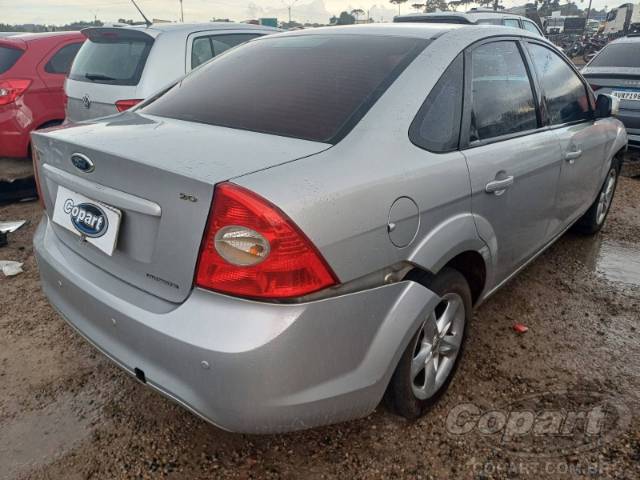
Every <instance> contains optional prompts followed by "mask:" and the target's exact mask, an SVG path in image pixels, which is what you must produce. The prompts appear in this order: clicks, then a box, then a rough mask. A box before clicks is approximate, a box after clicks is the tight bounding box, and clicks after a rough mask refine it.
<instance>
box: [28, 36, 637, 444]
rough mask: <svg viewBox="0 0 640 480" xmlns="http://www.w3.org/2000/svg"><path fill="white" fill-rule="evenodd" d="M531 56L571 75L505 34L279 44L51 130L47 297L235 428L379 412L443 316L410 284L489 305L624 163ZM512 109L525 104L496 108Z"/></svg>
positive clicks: (137, 370) (612, 136)
mask: <svg viewBox="0 0 640 480" xmlns="http://www.w3.org/2000/svg"><path fill="white" fill-rule="evenodd" d="M532 46H537V48H540V49H542V50H541V51H540V52H539V53H541V54H542V55H545V54H547V53H548V52H550V53H549V55H551V54H553V55H556V56H557V61H560V62H565V61H566V59H564V57H562V56H561V54H559V53H557V50H556V49H555V48H554V47H553V46H551V45H550V44H549V43H547V42H546V41H544V40H541V39H540V38H539V37H537V36H535V35H533V34H528V33H527V32H524V31H522V30H515V29H509V30H507V29H505V28H504V27H495V28H493V27H475V26H469V27H463V28H458V27H457V26H453V25H409V24H404V25H398V24H395V25H387V26H357V27H344V28H340V27H336V28H332V29H314V30H310V31H304V32H291V33H286V34H279V35H274V36H270V37H264V38H261V39H257V40H253V41H251V42H249V43H247V44H245V45H243V46H241V47H238V48H237V49H234V50H233V51H230V52H228V53H227V54H225V55H224V56H222V57H220V58H218V59H214V60H213V61H212V62H210V63H208V64H207V65H205V66H203V67H202V68H200V69H198V70H197V71H196V72H194V73H192V74H190V75H188V76H187V77H186V78H185V79H184V81H182V82H181V83H180V84H178V85H176V86H175V87H174V88H173V89H172V90H170V91H169V92H167V93H165V94H164V95H162V96H160V97H159V98H157V99H151V100H149V101H147V102H145V103H143V104H142V105H141V106H139V107H136V108H135V109H134V110H133V111H129V112H124V113H122V114H121V115H119V116H114V117H110V118H108V119H104V120H100V121H95V122H92V123H86V124H78V125H70V126H65V127H63V128H59V129H56V130H54V131H49V132H42V133H37V134H35V135H34V142H35V144H36V150H37V160H36V165H37V171H38V177H39V184H40V188H41V193H42V198H43V200H44V204H45V207H46V213H45V215H44V218H43V220H42V223H41V224H40V226H39V229H38V231H37V234H36V236H35V240H34V244H35V250H36V255H37V259H38V265H39V268H40V272H41V276H42V286H43V288H44V291H45V293H46V294H47V296H48V298H49V300H50V301H51V303H52V304H53V305H54V306H55V307H56V308H57V310H58V311H59V312H60V314H61V315H62V316H63V317H64V318H65V319H66V320H67V322H68V323H69V324H70V325H72V326H73V327H74V328H76V329H77V330H78V331H79V332H80V333H81V334H82V335H83V336H85V337H86V338H87V339H88V340H89V341H90V342H92V343H93V344H94V345H95V346H96V347H97V348H99V349H100V350H102V351H103V352H104V353H105V354H106V355H108V356H109V357H110V358H111V359H112V360H114V361H115V362H116V363H118V364H119V365H120V366H121V367H122V368H123V369H125V370H126V371H128V372H130V373H132V374H135V375H136V376H137V377H138V378H139V379H140V380H142V381H144V382H146V383H147V384H148V385H150V386H151V387H153V388H155V389H157V390H158V391H160V392H162V393H164V394H165V395H167V396H169V397H170V398H172V399H174V400H175V401H177V402H179V403H180V404H182V405H184V406H185V407H187V408H189V409H191V410H192V411H193V412H195V413H197V414H198V415H200V416H202V417H203V418H205V419H207V420H208V421H210V422H212V423H214V424H216V425H218V426H220V427H221V428H224V429H227V430H232V431H238V432H277V431H287V430H295V429H302V428H309V427H313V426H317V425H322V424H328V423H334V422H338V421H342V420H347V419H352V418H357V417H361V416H364V415H366V414H368V413H370V412H371V411H372V410H373V409H374V408H375V407H376V405H377V404H378V403H379V401H380V400H381V398H382V396H383V394H384V393H385V390H386V389H387V387H388V385H389V384H390V379H391V378H392V376H394V371H396V369H397V366H398V365H399V362H400V360H401V358H404V357H403V355H404V354H403V352H405V351H408V349H409V348H410V344H411V342H412V341H413V340H412V339H413V338H414V336H415V334H416V331H417V330H418V329H419V328H420V325H422V324H424V322H425V320H424V319H425V318H426V317H427V316H429V315H431V312H433V311H434V309H435V308H436V307H437V305H438V304H439V302H441V301H442V298H441V296H440V295H439V294H437V293H435V291H433V290H431V289H430V288H428V285H430V283H429V282H428V281H425V282H422V281H417V280H416V278H417V277H416V272H419V273H420V275H422V277H420V278H423V277H425V276H426V277H432V276H435V277H438V275H440V273H441V272H443V271H444V270H448V271H450V269H451V268H455V269H456V271H457V272H462V275H464V279H465V280H463V281H464V282H467V283H468V284H469V287H470V292H471V296H472V300H473V302H474V304H476V305H477V304H479V303H480V302H481V301H482V300H483V299H485V298H486V297H487V296H488V295H490V294H491V293H492V292H493V291H495V290H496V289H497V288H498V287H499V286H501V285H502V284H504V283H505V282H506V281H507V280H508V279H509V278H510V277H511V276H513V275H514V274H515V272H517V271H518V270H519V269H521V268H522V267H523V266H524V265H526V264H527V262H529V261H531V260H532V259H533V258H534V257H535V256H536V255H537V254H539V253H540V252H541V251H542V250H543V249H544V248H545V247H546V246H548V245H549V244H550V243H551V242H552V241H553V240H555V239H556V238H557V237H558V236H559V235H561V234H562V233H563V232H564V231H565V230H566V229H567V228H569V227H570V226H571V225H572V224H573V223H574V222H575V221H576V220H577V219H578V218H580V216H581V215H582V214H583V213H584V212H585V211H587V209H589V206H590V205H591V204H592V203H593V202H594V199H596V197H597V196H598V191H599V190H600V185H601V184H602V182H603V181H604V180H605V178H606V175H607V172H608V171H609V168H610V166H611V165H612V164H613V163H614V162H615V161H616V160H615V158H616V154H617V153H619V152H620V151H621V150H623V149H624V148H625V147H626V135H625V132H624V128H623V126H622V125H621V124H620V122H618V121H617V120H615V119H613V118H596V115H595V111H594V99H593V98H592V96H593V94H592V92H591V91H590V90H589V89H588V87H587V86H586V84H584V81H583V80H582V78H581V77H580V76H579V74H578V73H577V72H575V71H574V70H573V67H570V66H569V63H566V66H567V68H568V70H566V71H565V70H562V69H561V68H560V70H561V71H562V72H564V74H566V75H571V79H570V80H571V81H569V82H567V81H565V82H563V84H565V85H566V84H571V82H573V85H574V87H575V88H577V90H578V93H577V97H576V98H574V97H575V95H574V94H575V88H574V92H573V93H571V92H565V91H563V92H559V93H558V92H554V91H547V92H544V91H543V86H542V82H541V81H539V80H538V75H539V76H540V77H541V78H542V76H543V74H544V73H545V72H543V71H540V72H539V73H534V67H533V63H532V61H531V58H532V56H531V52H530V48H531V47H532ZM492 52H495V56H492V55H493V54H492ZM505 56H509V58H511V59H512V61H513V62H515V66H512V67H510V70H509V74H508V75H507V74H506V72H503V71H500V68H502V67H501V65H504V61H503V58H506V57H505ZM305 61H306V62H308V64H305ZM547 63H548V62H547ZM291 64H295V65H297V66H298V68H296V69H291V68H289V69H287V68H286V65H291ZM563 65H565V64H564V63H563ZM469 69H475V73H474V72H473V71H471V70H469ZM257 72H259V74H257ZM463 72H465V74H464V75H463ZM567 72H568V73H567ZM211 75H215V82H213V81H211V80H210V76H211ZM472 78H475V79H476V80H474V81H476V82H477V83H474V84H472V83H471V82H472ZM463 79H464V80H463ZM494 81H495V82H498V83H496V84H495V85H494V84H492V83H491V82H494ZM508 81H514V82H516V83H515V84H506V83H505V82H508ZM465 82H466V83H465ZM576 82H577V83H576ZM557 83H558V82H553V84H557ZM546 85H548V83H547V84H546ZM472 87H473V89H475V90H476V91H477V90H478V89H481V94H482V97H481V98H479V99H478V98H476V100H475V103H473V102H474V100H473V99H472ZM547 88H549V87H548V86H547ZM527 89H529V91H528V93H527ZM514 90H517V91H520V92H525V93H523V94H522V95H523V96H524V97H525V104H524V105H520V104H518V101H519V100H518V99H517V98H515V97H514V98H511V97H509V98H508V99H507V100H508V101H502V100H504V98H503V97H504V92H505V91H507V92H509V91H514ZM545 95H549V97H550V98H549V100H546V97H545ZM572 95H574V97H572ZM485 96H488V97H487V98H485ZM551 96H554V98H555V100H554V99H552V98H551ZM557 97H561V98H564V99H565V100H566V104H562V105H559V106H558V105H556V104H553V105H552V102H554V101H555V102H562V100H558V99H557ZM529 98H530V101H529V100H527V99H529ZM501 99H502V100H501ZM527 102H529V103H527ZM496 104H500V105H512V106H513V105H515V107H513V108H515V110H512V111H511V112H510V113H508V114H504V113H502V114H501V113H500V112H499V111H498V110H496V109H495V108H494V106H495V105H496ZM472 107H473V108H475V109H476V113H475V114H474V116H475V117H479V116H480V117H482V118H484V119H485V120H483V121H484V123H479V122H478V121H472V119H471V117H472V115H471V108H472ZM556 107H558V108H556ZM509 108H511V107H509ZM558 111H560V114H559V115H560V116H562V115H568V116H569V117H567V118H564V117H562V118H553V119H552V118H551V114H550V113H548V112H558ZM562 112H564V113H562ZM505 115H506V116H505ZM572 115H573V116H572ZM434 116H435V118H437V119H438V120H437V121H435V120H434ZM496 119H497V120H496ZM552 122H555V123H556V124H552ZM558 122H562V123H560V124H558ZM578 152H580V153H578ZM68 201H71V202H72V203H70V204H69V203H68ZM74 202H75V203H74ZM87 202H88V203H90V204H91V205H92V206H93V207H95V208H99V209H102V210H104V212H103V213H104V215H105V216H106V217H109V221H110V222H111V223H110V225H116V224H118V226H119V231H118V232H117V238H116V239H115V240H113V242H115V243H114V244H112V245H115V246H114V249H113V251H112V252H111V254H108V253H105V251H104V250H103V248H105V247H104V245H101V244H100V243H99V241H101V240H99V239H98V240H96V239H95V238H92V237H91V236H87V235H85V234H82V232H80V231H78V228H75V227H73V226H71V227H70V226H69V225H68V222H69V221H72V222H76V223H77V222H80V228H81V229H85V230H87V231H88V232H89V233H90V234H91V235H94V234H96V232H95V228H93V227H95V226H96V222H93V223H92V222H91V221H87V215H88V214H99V213H96V212H97V210H95V208H94V210H91V211H89V210H87V208H86V207H82V205H83V204H86V203H87ZM65 206H68V207H69V208H67V210H64V207H65ZM74 207H77V208H76V209H75V210H74ZM83 208H85V210H82V209H83ZM61 211H64V214H61V213H60V212H61ZM82 212H84V213H82ZM116 213H119V215H120V218H119V223H118V219H117V218H116V217H114V215H116ZM60 215H62V217H60ZM65 215H66V216H65ZM69 216H71V220H69ZM80 217H82V218H80ZM56 219H57V221H56ZM274 219H275V220H274ZM82 222H84V223H82ZM275 224H277V228H275V230H271V227H270V225H275ZM92 225H93V227H92ZM74 228H75V230H74ZM92 228H93V230H91V229H92ZM109 228H111V226H110V227H109ZM114 228H115V227H114ZM240 231H242V232H243V233H241V234H238V232H240ZM283 232H284V233H283ZM101 238H104V237H101ZM234 242H235V243H234ZM243 242H245V243H247V242H248V244H250V245H251V246H250V248H245V247H244V246H243V245H245V243H243ZM98 247H100V248H98ZM222 257H224V258H222ZM278 262H280V263H278ZM279 269H280V270H279ZM456 278H459V274H458V276H457V277H456ZM458 283H459V282H458ZM433 288H434V290H437V289H436V287H433ZM463 293H464V292H463ZM451 298H454V297H451ZM394 378H395V377H394Z"/></svg>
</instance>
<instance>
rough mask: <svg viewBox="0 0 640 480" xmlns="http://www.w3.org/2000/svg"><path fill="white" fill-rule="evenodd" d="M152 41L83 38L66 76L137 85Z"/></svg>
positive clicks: (91, 80) (115, 83)
mask: <svg viewBox="0 0 640 480" xmlns="http://www.w3.org/2000/svg"><path fill="white" fill-rule="evenodd" d="M152 44H153V41H152V40H151V39H149V40H142V39H135V40H132V39H120V38H118V37H116V38H114V39H113V40H110V41H102V40H101V41H96V40H93V39H92V40H87V41H86V42H84V45H82V48H81V49H80V51H79V52H78V55H77V56H76V58H75V61H74V62H73V66H72V67H71V72H70V73H69V78H70V79H72V80H78V81H80V82H92V83H106V84H110V85H137V84H138V82H139V81H140V77H141V76H142V71H143V70H144V65H145V63H146V62H147V57H148V56H149V51H150V50H151V46H152Z"/></svg>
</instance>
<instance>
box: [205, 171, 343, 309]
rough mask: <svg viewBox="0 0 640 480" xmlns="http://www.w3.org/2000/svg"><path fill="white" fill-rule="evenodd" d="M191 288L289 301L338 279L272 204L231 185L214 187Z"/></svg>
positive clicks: (289, 221) (301, 233)
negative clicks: (211, 203) (193, 286)
mask: <svg viewBox="0 0 640 480" xmlns="http://www.w3.org/2000/svg"><path fill="white" fill-rule="evenodd" d="M195 283H196V285H197V286H199V287H203V288H207V289H210V290H216V291H218V292H223V293H229V294H232V295H239V296H243V297H253V298H270V299H278V298H291V297H299V296H302V295H306V294H309V293H312V292H315V291H318V290H321V289H323V288H326V287H329V286H331V285H335V284H336V283H337V279H336V276H335V274H334V273H333V272H332V271H331V268H330V267H329V266H328V265H327V264H326V262H325V261H324V259H323V258H322V256H321V255H320V252H318V250H317V249H316V248H315V246H314V245H313V244H312V243H311V241H310V240H309V239H308V238H307V236H306V235H305V234H304V233H303V232H302V231H301V230H300V229H299V228H298V227H297V226H296V225H295V224H294V223H293V221H292V220H291V219H290V218H289V217H287V215H286V214H285V213H284V212H282V211H281V210H280V209H278V208H277V207H276V206H275V205H272V204H271V203H270V202H268V201H267V200H265V199H264V198H262V197H260V196H259V195H257V194H255V193H253V192H251V191H249V190H246V189H245V188H242V187H240V186H238V185H234V184H232V183H223V184H220V185H218V186H217V187H216V191H215V195H214V200H213V206H212V208H211V213H210V214H209V220H208V222H207V229H206V231H205V236H204V239H203V241H202V247H201V249H200V258H199V259H198V267H197V269H196V279H195Z"/></svg>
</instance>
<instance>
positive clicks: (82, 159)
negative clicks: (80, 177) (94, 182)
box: [71, 153, 95, 173]
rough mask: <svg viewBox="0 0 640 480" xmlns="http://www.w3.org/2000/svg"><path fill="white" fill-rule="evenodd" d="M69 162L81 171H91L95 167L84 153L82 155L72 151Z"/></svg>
mask: <svg viewBox="0 0 640 480" xmlns="http://www.w3.org/2000/svg"><path fill="white" fill-rule="evenodd" d="M71 163H73V166H74V167H76V168H77V169H78V170H80V171H81V172H83V173H89V172H93V170H94V169H95V165H94V164H93V162H92V161H91V160H90V159H89V157H87V156H86V155H82V154H81V153H74V154H73V155H71Z"/></svg>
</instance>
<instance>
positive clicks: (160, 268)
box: [34, 112, 330, 302]
mask: <svg viewBox="0 0 640 480" xmlns="http://www.w3.org/2000/svg"><path fill="white" fill-rule="evenodd" d="M34 145H35V148H36V150H37V158H38V171H39V176H40V185H41V189H42V192H43V197H44V200H45V205H46V207H47V211H48V215H49V217H50V218H53V216H54V215H53V211H54V210H53V209H54V204H55V202H56V197H57V193H58V188H59V187H64V188H65V189H67V190H69V191H72V192H76V193H78V194H80V195H83V196H85V197H88V198H89V199H91V200H92V201H94V202H95V203H96V204H98V205H100V204H101V203H102V204H104V205H106V206H110V207H114V208H116V209H118V210H120V211H121V213H122V219H121V222H120V230H119V232H118V238H117V243H116V247H115V251H114V252H113V255H111V256H109V255H107V254H106V253H103V252H102V251H100V250H98V249H97V248H96V247H94V246H93V245H91V244H89V243H87V242H86V241H82V237H80V236H79V235H78V234H77V233H74V232H73V231H70V230H68V229H67V228H64V227H63V226H61V225H58V224H55V223H53V231H54V232H55V234H56V236H57V237H58V238H59V239H60V240H61V241H62V242H64V243H65V244H66V245H67V246H68V247H69V248H70V249H72V250H73V251H75V252H76V253H77V254H79V255H81V256H82V257H84V258H85V259H86V260H88V261H89V262H91V263H93V264H95V265H97V266H99V267H100V268H102V269H104V270H106V271H108V272H110V273H112V274H113V275H114V276H116V277H117V278H119V279H121V280H123V281H125V282H128V283H129V284H131V285H133V286H135V287H137V288H140V289H142V290H144V291H146V292H149V293H151V294H153V295H156V296H158V297H161V298H164V299H166V300H169V301H172V302H181V301H183V300H184V299H185V298H186V297H187V296H188V294H189V292H190V291H191V288H192V283H193V274H194V270H195V266H196V262H197V258H198V253H199V249H200V243H201V240H202V235H203V232H204V228H205V224H206V221H207V216H208V214H209V209H210V207H211V201H212V197H213V187H214V185H215V184H216V183H218V182H221V181H224V180H228V179H231V178H234V177H237V176H241V175H243V174H247V173H251V172H254V171H257V170H261V169H265V168H269V167H271V166H274V165H278V164H281V163H285V162H288V161H292V160H295V159H298V158H301V157H306V156H309V155H313V154H315V153H318V152H320V151H323V150H325V149H327V148H329V147H330V145H327V144H324V143H318V142H310V141H306V140H298V139H293V138H287V137H280V136H273V135H265V134H261V133H254V132H248V131H242V130H234V129H229V128H223V127H213V126H208V125H201V124H194V123H190V122H185V121H181V120H171V119H166V118H162V119H160V118H158V117H151V116H143V115H139V114H137V113H134V112H128V113H124V114H121V115H119V116H117V117H113V118H112V119H109V120H108V121H103V122H96V123H87V124H79V125H68V126H66V127H64V128H62V129H57V130H55V131H43V132H37V133H35V134H34ZM74 154H80V155H82V156H84V157H86V158H87V159H89V160H90V162H91V163H92V164H93V168H92V169H87V170H88V171H87V172H86V173H83V172H82V171H81V170H79V169H78V168H77V166H75V165H74V163H72V161H71V157H72V156H73V155H74ZM80 166H83V165H80ZM105 208H107V207H105Z"/></svg>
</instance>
